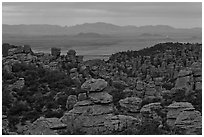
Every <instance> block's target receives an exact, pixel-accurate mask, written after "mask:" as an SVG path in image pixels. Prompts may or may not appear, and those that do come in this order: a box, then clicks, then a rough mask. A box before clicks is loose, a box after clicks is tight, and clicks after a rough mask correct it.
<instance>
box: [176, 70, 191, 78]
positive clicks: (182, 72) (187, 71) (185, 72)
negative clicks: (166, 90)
mask: <svg viewBox="0 0 204 137" xmlns="http://www.w3.org/2000/svg"><path fill="white" fill-rule="evenodd" d="M190 74H192V71H190V70H180V71H179V74H178V77H184V76H188V75H190Z"/></svg>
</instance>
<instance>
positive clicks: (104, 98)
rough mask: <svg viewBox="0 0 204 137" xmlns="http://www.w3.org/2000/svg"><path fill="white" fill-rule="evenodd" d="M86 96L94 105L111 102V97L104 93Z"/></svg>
mask: <svg viewBox="0 0 204 137" xmlns="http://www.w3.org/2000/svg"><path fill="white" fill-rule="evenodd" d="M88 96H89V98H90V99H91V100H92V101H93V102H94V103H101V104H107V103H111V102H112V101H113V97H112V96H111V95H110V94H108V93H106V92H97V93H90V94H89V95H88Z"/></svg>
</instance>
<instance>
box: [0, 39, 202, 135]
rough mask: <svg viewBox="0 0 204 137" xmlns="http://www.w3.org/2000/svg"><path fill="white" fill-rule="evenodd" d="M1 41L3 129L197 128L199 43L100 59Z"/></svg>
mask: <svg viewBox="0 0 204 137" xmlns="http://www.w3.org/2000/svg"><path fill="white" fill-rule="evenodd" d="M2 46H3V47H2V49H3V59H2V64H3V65H2V67H3V68H2V71H3V72H2V74H3V80H2V105H3V106H2V110H3V112H2V132H3V134H10V135H16V134H20V135H24V134H26V135H28V134H31V135H42V134H44V135H57V134H60V135H66V134H72V135H73V134H77V135H79V134H95V135H102V134H112V135H122V134H125V135H132V134H139V135H142V134H143V135H147V134H168V135H173V134H174V135H175V134H183V135H186V134H187V135H188V134H190V135H192V134H202V45H201V44H190V43H160V44H157V45H155V46H153V47H150V48H145V49H142V50H139V51H127V52H120V53H116V54H113V55H112V56H111V57H110V59H109V60H108V61H103V60H90V61H83V57H82V56H77V55H76V52H75V51H74V50H68V52H67V55H60V53H61V51H60V49H58V48H52V49H51V54H46V53H34V52H32V49H31V48H30V46H28V45H25V46H14V45H9V44H3V45H2Z"/></svg>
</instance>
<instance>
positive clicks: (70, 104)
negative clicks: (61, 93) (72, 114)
mask: <svg viewBox="0 0 204 137" xmlns="http://www.w3.org/2000/svg"><path fill="white" fill-rule="evenodd" d="M76 103H77V96H76V95H69V97H68V98H67V104H66V108H67V109H68V110H70V109H72V108H73V106H74V104H76Z"/></svg>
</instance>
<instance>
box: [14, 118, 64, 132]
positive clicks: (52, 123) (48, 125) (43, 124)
mask: <svg viewBox="0 0 204 137" xmlns="http://www.w3.org/2000/svg"><path fill="white" fill-rule="evenodd" d="M66 126H67V125H66V124H64V123H62V122H60V121H59V119H58V118H44V117H40V118H39V119H37V120H36V121H35V122H33V123H32V124H31V123H30V124H28V125H26V126H18V132H20V133H21V134H25V135H57V132H56V130H57V129H64V128H66Z"/></svg>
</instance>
